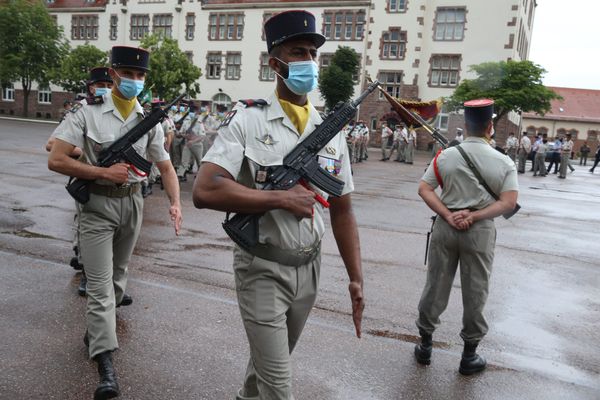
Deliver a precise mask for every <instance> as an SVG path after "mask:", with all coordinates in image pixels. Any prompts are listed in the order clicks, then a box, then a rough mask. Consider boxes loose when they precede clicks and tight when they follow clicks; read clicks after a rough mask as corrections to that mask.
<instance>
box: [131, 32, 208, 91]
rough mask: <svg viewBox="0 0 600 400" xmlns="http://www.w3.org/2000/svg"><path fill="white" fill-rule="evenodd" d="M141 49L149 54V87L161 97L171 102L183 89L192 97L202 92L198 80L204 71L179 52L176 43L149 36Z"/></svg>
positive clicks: (147, 84)
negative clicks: (144, 49) (146, 50)
mask: <svg viewBox="0 0 600 400" xmlns="http://www.w3.org/2000/svg"><path fill="white" fill-rule="evenodd" d="M141 47H143V48H146V49H148V50H149V51H150V72H149V73H148V76H147V77H146V87H147V88H152V91H153V92H154V93H155V94H156V95H157V96H158V97H160V98H161V99H165V100H167V101H169V100H171V99H173V98H175V97H177V96H178V95H179V94H180V93H181V92H182V90H185V91H186V92H187V94H188V95H189V96H190V97H192V98H194V97H196V94H198V93H200V85H199V84H198V82H197V80H198V78H200V76H202V71H201V70H200V68H199V67H197V66H195V65H194V64H193V63H192V62H190V60H189V59H188V57H187V55H186V54H185V53H184V52H182V51H181V50H180V49H179V45H178V44H177V40H175V39H170V38H163V37H161V36H159V35H149V36H146V37H145V38H144V40H142V42H141ZM182 86H183V88H182Z"/></svg>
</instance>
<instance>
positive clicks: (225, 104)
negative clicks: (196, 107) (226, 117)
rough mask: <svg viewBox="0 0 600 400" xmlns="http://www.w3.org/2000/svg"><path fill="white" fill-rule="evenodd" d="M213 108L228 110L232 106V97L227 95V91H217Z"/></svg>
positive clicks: (213, 99)
mask: <svg viewBox="0 0 600 400" xmlns="http://www.w3.org/2000/svg"><path fill="white" fill-rule="evenodd" d="M212 101H213V105H212V107H211V108H212V109H213V110H219V111H224V110H228V109H229V108H230V107H231V97H229V96H227V95H226V94H225V93H217V94H215V95H214V96H213V98H212Z"/></svg>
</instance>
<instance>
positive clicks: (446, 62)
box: [429, 54, 460, 87]
mask: <svg viewBox="0 0 600 400" xmlns="http://www.w3.org/2000/svg"><path fill="white" fill-rule="evenodd" d="M430 63H431V72H430V81H429V86H444V87H449V86H457V85H458V80H459V77H458V72H459V71H460V55H435V54H434V55H432V56H431V62H430Z"/></svg>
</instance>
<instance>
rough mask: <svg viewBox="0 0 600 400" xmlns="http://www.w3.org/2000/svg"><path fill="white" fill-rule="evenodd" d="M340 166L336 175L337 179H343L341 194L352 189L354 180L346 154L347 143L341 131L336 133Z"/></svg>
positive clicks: (348, 157)
mask: <svg viewBox="0 0 600 400" xmlns="http://www.w3.org/2000/svg"><path fill="white" fill-rule="evenodd" d="M338 140H339V146H340V154H341V162H342V168H341V169H340V174H339V175H338V176H337V178H338V179H340V180H342V181H344V189H343V191H342V196H343V195H345V194H348V193H352V192H353V191H354V180H353V179H352V166H351V165H350V156H349V154H348V145H347V144H346V137H345V135H344V134H343V133H340V134H339V135H338Z"/></svg>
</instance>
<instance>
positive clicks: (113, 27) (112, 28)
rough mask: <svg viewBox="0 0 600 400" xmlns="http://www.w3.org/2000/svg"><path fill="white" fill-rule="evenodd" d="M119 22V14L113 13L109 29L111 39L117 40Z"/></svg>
mask: <svg viewBox="0 0 600 400" xmlns="http://www.w3.org/2000/svg"><path fill="white" fill-rule="evenodd" d="M118 24H119V16H118V15H117V14H113V15H111V16H110V31H109V36H110V40H117V26H118Z"/></svg>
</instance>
